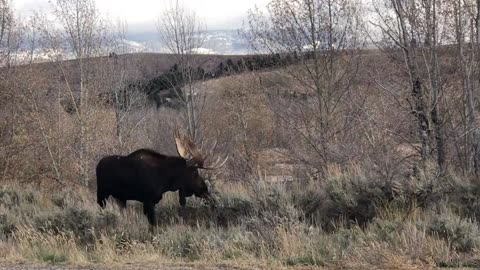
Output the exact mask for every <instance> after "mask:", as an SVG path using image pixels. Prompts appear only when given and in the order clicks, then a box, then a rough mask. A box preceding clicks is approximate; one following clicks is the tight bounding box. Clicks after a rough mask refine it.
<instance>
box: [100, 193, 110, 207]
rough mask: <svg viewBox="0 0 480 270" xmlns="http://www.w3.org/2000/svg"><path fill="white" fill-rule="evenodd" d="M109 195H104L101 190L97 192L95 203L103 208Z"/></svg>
mask: <svg viewBox="0 0 480 270" xmlns="http://www.w3.org/2000/svg"><path fill="white" fill-rule="evenodd" d="M108 196H109V195H105V194H104V193H102V192H97V203H98V205H100V207H101V208H105V206H106V205H107V199H108Z"/></svg>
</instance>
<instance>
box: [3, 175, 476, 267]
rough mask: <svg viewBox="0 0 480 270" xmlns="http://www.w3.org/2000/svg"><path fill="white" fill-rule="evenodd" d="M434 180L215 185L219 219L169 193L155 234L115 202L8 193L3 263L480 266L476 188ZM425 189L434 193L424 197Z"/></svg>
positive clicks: (11, 188)
mask: <svg viewBox="0 0 480 270" xmlns="http://www.w3.org/2000/svg"><path fill="white" fill-rule="evenodd" d="M430 177H432V176H430V175H425V178H424V179H422V180H423V181H421V182H409V183H406V184H405V185H401V186H398V187H397V188H396V189H395V190H396V193H395V194H394V195H391V194H388V192H386V190H388V184H389V183H388V182H385V181H382V180H377V179H375V178H372V175H369V174H368V173H365V172H363V171H362V170H361V169H359V168H355V167H352V168H350V169H349V170H345V171H343V170H340V169H339V168H334V167H333V168H330V169H329V172H328V174H327V177H326V178H325V179H324V180H323V181H322V182H320V183H319V182H310V183H297V182H294V183H289V184H272V183H267V182H265V181H253V179H252V181H250V182H244V183H237V184H231V183H228V184H226V183H224V182H221V181H219V182H215V191H216V197H217V200H218V205H217V208H215V209H212V208H210V207H209V206H207V205H205V204H203V202H202V201H200V200H198V199H193V198H191V199H189V201H188V204H187V207H186V208H184V209H182V208H180V206H179V205H178V197H177V195H176V193H170V194H168V196H167V197H166V198H165V199H164V200H162V202H161V203H160V205H159V207H157V216H158V219H159V221H160V223H161V224H160V226H159V227H158V228H156V229H155V232H153V233H150V231H149V227H148V226H149V225H148V223H147V222H146V218H145V216H143V214H142V213H141V207H140V205H138V204H136V203H134V202H133V203H130V204H129V207H128V209H127V210H126V211H125V212H123V211H120V210H119V209H118V207H117V206H116V204H115V203H114V202H113V201H111V202H110V203H109V204H108V207H107V208H106V210H100V208H99V207H98V206H97V205H96V203H95V198H94V195H93V193H92V192H90V191H88V190H82V189H73V190H71V191H70V192H64V191H57V192H54V193H50V194H48V193H45V192H41V191H39V190H38V189H36V188H33V187H28V188H27V187H25V186H19V185H5V186H3V187H2V190H1V192H0V213H1V214H0V233H1V234H0V237H1V239H2V241H1V242H0V243H1V245H0V258H2V259H1V263H2V264H7V265H12V264H18V263H21V264H25V263H27V264H32V263H35V264H37V265H42V264H45V263H47V264H54V265H59V266H60V267H61V266H62V265H77V266H88V265H104V267H107V268H109V267H112V265H116V266H120V265H123V266H124V267H128V265H131V266H135V265H140V266H142V265H143V266H145V267H147V266H151V267H155V266H156V265H158V264H160V265H162V266H163V265H166V266H167V267H168V265H171V266H175V267H176V266H182V265H184V266H186V267H194V268H195V269H198V268H199V269H202V265H203V266H209V267H213V266H215V265H218V266H219V267H218V268H215V269H222V268H223V267H222V265H224V266H225V268H230V267H235V268H237V267H238V268H239V269H242V268H251V267H254V268H270V267H274V268H277V267H281V268H283V267H302V266H303V267H307V266H308V267H320V268H322V267H323V268H325V269H430V268H434V267H435V266H441V267H459V266H463V267H474V268H475V267H478V266H479V265H480V261H479V260H478V259H477V258H478V256H479V254H478V250H477V249H476V247H477V246H478V244H479V243H480V229H479V227H478V224H477V223H476V222H475V221H474V220H472V219H470V218H468V216H476V215H477V214H478V213H479V212H478V207H477V205H478V203H477V202H478V198H479V196H480V193H479V191H478V187H477V186H478V183H476V182H475V181H473V182H472V181H469V180H466V179H460V178H456V177H454V176H451V177H449V178H445V179H443V180H442V182H441V183H438V182H437V183H432V181H431V180H432V179H431V178H430ZM428 185H431V186H428ZM429 188H433V190H434V192H432V193H431V194H430V195H429V196H427V197H422V192H424V191H425V190H424V189H429ZM466 202H470V203H471V205H470V206H465V203H466ZM427 205H428V206H427ZM197 267H198V268H197ZM167 269H168V268H167ZM172 269H177V268H172ZM180 269H182V268H180ZM187 269H188V268H187ZM205 269H210V268H208V267H207V268H205Z"/></svg>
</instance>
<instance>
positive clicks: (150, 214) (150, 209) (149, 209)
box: [143, 202, 157, 226]
mask: <svg viewBox="0 0 480 270" xmlns="http://www.w3.org/2000/svg"><path fill="white" fill-rule="evenodd" d="M143 213H144V214H145V215H146V216H147V218H148V222H149V223H150V225H153V226H155V225H157V218H156V216H155V204H154V203H151V202H144V203H143Z"/></svg>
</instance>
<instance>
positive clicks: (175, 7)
mask: <svg viewBox="0 0 480 270" xmlns="http://www.w3.org/2000/svg"><path fill="white" fill-rule="evenodd" d="M157 28H158V32H159V35H160V38H161V40H162V42H163V44H164V45H165V46H166V48H167V50H168V51H169V52H170V53H172V54H173V55H174V56H175V63H176V65H177V67H178V75H179V76H177V77H176V78H175V79H174V81H172V82H171V85H172V88H173V89H175V91H176V92H177V95H178V96H179V97H180V99H181V100H182V102H183V104H184V106H185V108H186V118H187V127H188V133H189V135H190V136H191V137H192V138H194V139H195V138H196V135H197V131H198V129H199V124H200V121H199V116H198V113H199V110H201V108H202V106H203V102H202V101H201V100H202V98H199V96H197V95H200V96H202V94H203V93H200V91H199V89H197V88H196V87H197V86H198V84H196V83H195V82H196V81H198V80H199V79H200V77H202V76H203V74H201V73H199V72H198V69H197V66H198V55H197V54H196V53H197V51H196V49H198V48H200V47H201V45H202V44H203V41H204V37H203V34H204V32H205V31H206V27H205V25H204V24H203V23H202V22H201V21H200V20H199V19H198V17H197V16H196V14H195V13H194V12H192V11H189V10H187V9H186V8H185V7H184V6H183V4H182V3H181V2H180V1H179V0H175V1H174V2H173V3H170V7H169V8H167V9H165V10H164V12H163V13H162V16H161V17H160V18H159V19H158V22H157ZM196 96H197V97H196Z"/></svg>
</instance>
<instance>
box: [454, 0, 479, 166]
mask: <svg viewBox="0 0 480 270" xmlns="http://www.w3.org/2000/svg"><path fill="white" fill-rule="evenodd" d="M451 7H452V14H453V16H454V23H453V30H454V33H455V40H456V43H457V55H458V57H457V58H458V60H459V63H460V74H461V78H462V85H463V91H464V103H463V104H464V108H465V118H466V119H465V129H464V130H465V137H466V140H465V142H466V145H465V151H466V153H465V164H464V166H465V168H466V170H467V171H468V172H471V171H473V172H475V173H476V174H478V173H479V172H480V148H479V147H480V146H479V142H478V140H479V138H478V136H479V133H478V127H477V123H476V122H477V115H476V114H477V113H476V111H475V108H474V100H475V99H477V97H476V96H475V93H476V92H478V91H475V89H478V88H479V87H480V81H479V79H478V78H479V76H480V66H479V65H480V64H479V61H480V1H478V0H468V1H461V0H457V1H454V2H453V3H452V5H451Z"/></svg>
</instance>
